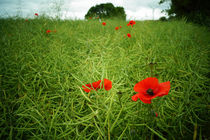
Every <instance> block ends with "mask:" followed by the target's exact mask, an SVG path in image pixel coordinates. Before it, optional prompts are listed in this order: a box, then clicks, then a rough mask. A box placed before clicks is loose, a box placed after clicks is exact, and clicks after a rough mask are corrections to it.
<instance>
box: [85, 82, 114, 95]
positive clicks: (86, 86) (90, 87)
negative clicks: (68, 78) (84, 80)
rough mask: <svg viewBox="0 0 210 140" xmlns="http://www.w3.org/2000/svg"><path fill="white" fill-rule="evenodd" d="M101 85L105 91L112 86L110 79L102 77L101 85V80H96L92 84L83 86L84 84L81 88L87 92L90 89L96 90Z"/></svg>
mask: <svg viewBox="0 0 210 140" xmlns="http://www.w3.org/2000/svg"><path fill="white" fill-rule="evenodd" d="M103 87H104V89H105V90H107V91H108V90H110V89H111V88H112V81H110V80H108V79H104V81H103V84H102V85H101V80H98V81H97V82H93V83H92V84H86V85H85V86H84V85H83V86H82V88H83V90H84V91H85V92H87V93H89V92H90V91H92V90H97V89H100V88H103Z"/></svg>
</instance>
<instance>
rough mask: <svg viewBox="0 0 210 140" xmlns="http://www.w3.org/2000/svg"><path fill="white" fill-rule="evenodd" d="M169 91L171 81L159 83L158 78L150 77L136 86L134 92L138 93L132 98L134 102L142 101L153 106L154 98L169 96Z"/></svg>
mask: <svg viewBox="0 0 210 140" xmlns="http://www.w3.org/2000/svg"><path fill="white" fill-rule="evenodd" d="M169 90H170V81H167V82H163V83H159V82H158V79H157V78H155V77H149V78H146V79H144V80H142V81H140V82H138V83H137V84H136V85H135V86H134V91H136V92H138V93H137V94H135V95H133V96H132V100H133V101H137V100H138V99H140V100H141V101H142V102H143V103H145V104H151V100H152V99H153V98H155V97H162V96H164V95H168V92H169Z"/></svg>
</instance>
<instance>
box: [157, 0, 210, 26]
mask: <svg viewBox="0 0 210 140" xmlns="http://www.w3.org/2000/svg"><path fill="white" fill-rule="evenodd" d="M165 2H170V3H171V4H170V9H167V10H166V12H167V13H168V15H169V16H175V17H176V18H182V17H185V18H186V19H187V20H188V21H194V22H197V23H204V24H206V23H210V4H209V0H160V2H159V3H160V4H162V3H165Z"/></svg>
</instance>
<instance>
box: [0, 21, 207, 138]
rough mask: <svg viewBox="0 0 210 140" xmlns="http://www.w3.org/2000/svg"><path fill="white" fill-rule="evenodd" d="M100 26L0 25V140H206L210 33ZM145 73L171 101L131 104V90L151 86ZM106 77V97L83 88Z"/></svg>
mask: <svg viewBox="0 0 210 140" xmlns="http://www.w3.org/2000/svg"><path fill="white" fill-rule="evenodd" d="M105 22H106V26H103V25H102V24H101V23H100V22H98V21H94V20H89V21H82V20H70V21H68V20H50V19H47V18H43V17H40V18H36V19H29V20H28V21H25V19H12V18H11V19H1V20H0V25H1V26H0V36H1V37H0V139H49V140H52V139H93V140H96V139H99V140H100V139H108V140H109V139H111V140H112V139H134V140H135V139H142V140H149V139H151V140H153V139H169V140H170V139H174V140H177V139H182V140H183V139H194V140H195V139H199V140H201V139H204V138H209V136H208V135H207V134H208V129H209V125H208V124H209V110H210V105H209V101H210V98H209V91H210V88H209V82H210V79H209V68H210V67H209V66H210V65H209V60H210V59H209V52H210V49H209V48H210V31H209V29H208V28H205V27H200V26H198V25H194V24H191V23H186V22H185V21H171V22H160V21H136V24H135V25H134V27H133V28H132V27H130V26H129V27H128V26H127V23H128V22H125V21H111V20H107V21H105ZM116 26H122V28H120V29H119V30H115V27H116ZM47 30H52V31H54V30H56V32H50V33H49V34H47V33H46V31H47ZM127 33H130V34H131V38H128V37H127ZM151 65H152V66H153V75H152V76H153V77H157V78H158V79H159V81H160V82H165V81H170V83H171V89H170V92H169V94H168V95H166V96H163V97H158V98H155V99H153V100H152V104H144V103H143V102H141V101H140V100H138V101H137V102H134V101H132V100H131V97H132V96H133V95H134V94H136V92H135V91H134V89H133V87H134V85H135V84H136V83H138V82H139V81H141V80H143V79H145V78H147V77H151V72H150V70H151ZM104 78H107V79H109V80H111V81H112V89H111V90H109V91H106V90H105V89H99V90H97V91H92V92H90V93H86V92H84V90H83V89H82V85H85V84H88V83H92V82H95V81H98V80H100V79H101V80H103V79H104ZM119 92H121V93H122V94H121V95H119V94H118V93H119ZM151 107H152V110H153V111H155V112H156V113H158V117H155V116H154V115H151V113H150V111H151Z"/></svg>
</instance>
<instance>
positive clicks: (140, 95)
mask: <svg viewBox="0 0 210 140" xmlns="http://www.w3.org/2000/svg"><path fill="white" fill-rule="evenodd" d="M138 96H139V98H141V99H144V100H152V99H154V98H155V97H157V96H159V94H155V95H152V96H151V95H149V94H143V93H139V94H138Z"/></svg>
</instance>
